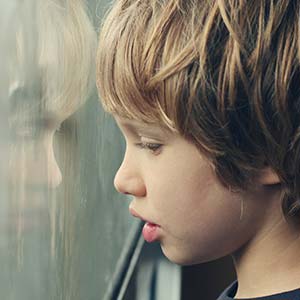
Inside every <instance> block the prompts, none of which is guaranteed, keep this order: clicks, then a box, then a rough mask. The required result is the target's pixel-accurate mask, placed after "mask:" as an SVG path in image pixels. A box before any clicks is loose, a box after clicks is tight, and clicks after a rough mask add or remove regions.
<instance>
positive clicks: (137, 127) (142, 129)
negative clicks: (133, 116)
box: [116, 118, 171, 138]
mask: <svg viewBox="0 0 300 300" xmlns="http://www.w3.org/2000/svg"><path fill="white" fill-rule="evenodd" d="M116 122H117V124H119V125H120V126H121V127H123V128H125V129H127V130H129V131H130V132H133V133H135V134H136V135H143V134H144V135H147V136H149V137H153V138H157V137H159V138H165V137H166V135H170V133H171V132H170V131H168V130H167V129H166V128H163V127H161V126H158V125H155V124H153V125H152V124H146V123H140V122H137V121H125V120H120V119H117V118H116Z"/></svg>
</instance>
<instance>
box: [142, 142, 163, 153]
mask: <svg viewBox="0 0 300 300" xmlns="http://www.w3.org/2000/svg"><path fill="white" fill-rule="evenodd" d="M136 146H138V147H140V148H142V149H147V150H149V151H151V152H156V151H158V150H159V149H160V148H161V147H162V144H155V143H138V144H136Z"/></svg>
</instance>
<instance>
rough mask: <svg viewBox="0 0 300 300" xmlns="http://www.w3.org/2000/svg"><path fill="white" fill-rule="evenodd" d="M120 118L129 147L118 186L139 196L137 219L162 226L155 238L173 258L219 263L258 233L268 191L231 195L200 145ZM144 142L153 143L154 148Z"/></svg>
mask: <svg viewBox="0 0 300 300" xmlns="http://www.w3.org/2000/svg"><path fill="white" fill-rule="evenodd" d="M115 119H116V121H117V123H118V125H119V127H120V129H121V131H122V133H123V135H124V137H125V139H126V144H127V147H126V153H125V156H124V159H123V163H122V165H121V166H120V169H119V170H118V172H117V174H116V176H115V187H116V189H117V190H118V191H119V192H121V193H128V194H131V195H132V196H134V199H133V201H132V202H131V204H130V211H131V213H132V214H133V215H135V216H138V217H140V218H142V219H143V220H145V221H149V222H150V223H154V224H158V225H159V227H155V228H156V229H155V233H154V238H155V239H157V240H159V242H160V243H161V247H162V250H163V252H164V254H165V255H166V256H167V257H168V258H169V259H170V260H172V261H174V262H176V263H180V264H191V263H200V262H205V261H209V260H212V259H216V258H219V257H222V256H224V255H227V254H229V253H232V252H233V251H234V250H236V249H238V248H239V247H240V246H242V245H243V244H244V243H245V242H246V241H248V240H249V239H250V238H251V237H252V236H253V235H254V233H255V232H257V229H258V228H259V225H260V221H262V219H263V218H262V217H263V214H264V205H266V204H263V202H262V199H263V197H264V194H263V193H264V192H263V189H262V188H257V189H256V191H255V192H251V193H250V192H248V193H237V192H233V191H230V190H229V189H226V188H225V187H224V186H222V185H221V184H220V183H219V181H218V180H217V178H216V177H215V175H214V173H213V168H212V167H211V165H210V164H209V162H208V161H207V160H206V159H205V158H204V157H203V156H202V155H201V154H200V153H199V151H198V150H197V148H196V146H194V145H193V144H191V143H189V142H188V141H187V140H185V139H184V138H182V137H181V136H179V135H178V134H176V133H166V132H164V131H162V129H160V128H155V127H153V126H147V127H146V128H144V127H143V124H142V123H138V122H136V121H131V120H127V119H124V118H120V117H117V116H115ZM139 143H150V144H151V145H149V146H150V147H151V149H149V148H147V147H146V148H142V147H141V146H139V145H137V144H139ZM159 144H161V145H162V146H159ZM241 202H243V208H242V211H241ZM241 213H242V215H241ZM152 237H153V236H152Z"/></svg>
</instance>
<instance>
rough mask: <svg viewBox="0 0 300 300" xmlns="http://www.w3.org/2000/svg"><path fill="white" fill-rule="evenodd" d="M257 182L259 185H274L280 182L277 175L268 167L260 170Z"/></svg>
mask: <svg viewBox="0 0 300 300" xmlns="http://www.w3.org/2000/svg"><path fill="white" fill-rule="evenodd" d="M257 180H258V182H259V183H260V184H261V185H276V184H279V183H280V182H281V181H280V179H279V177H278V175H277V174H276V173H275V171H274V170H273V169H272V168H270V167H266V168H264V169H262V170H261V171H260V172H259V173H258V177H257Z"/></svg>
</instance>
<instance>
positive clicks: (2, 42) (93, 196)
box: [0, 0, 138, 300]
mask: <svg viewBox="0 0 300 300" xmlns="http://www.w3.org/2000/svg"><path fill="white" fill-rule="evenodd" d="M84 3H85V2H84V1H80V0H43V1H38V0H26V1H20V0H10V1H4V0H0V55H1V70H2V72H1V75H0V98H1V102H0V117H1V118H0V119H1V121H0V122H1V124H0V127H1V129H0V153H1V158H2V160H1V166H0V197H1V198H0V199H1V202H0V217H1V218H0V220H1V236H0V264H1V271H0V291H1V292H0V296H1V299H7V300H10V299H12V300H16V299H18V300H19V299H23V300H26V299H28V300H29V299H30V300H35V299H36V300H40V299H45V300H47V299H62V300H67V299H72V300H74V299H80V300H82V299H104V297H105V296H107V295H109V293H110V290H111V289H112V286H113V285H114V279H115V278H116V277H115V274H117V271H118V269H119V268H120V266H121V262H122V261H123V260H124V259H123V258H124V253H126V251H127V249H128V248H129V245H130V243H131V242H132V240H133V239H134V234H135V231H136V230H137V228H138V224H137V223H136V222H134V221H133V220H132V219H131V218H130V217H129V214H128V210H127V207H128V200H129V199H127V198H125V197H122V196H121V195H118V194H117V192H116V191H115V190H114V187H113V177H114V174H115V171H116V169H117V168H118V166H119V164H120V162H121V159H122V155H123V152H124V141H123V139H122V138H121V134H120V132H119V130H118V129H117V127H116V125H115V124H114V122H113V121H112V119H111V118H110V117H109V116H107V115H106V114H105V113H104V112H103V111H102V109H101V106H100V104H99V101H98V99H97V93H96V89H95V80H94V65H95V63H94V61H95V48H96V39H97V38H96V33H95V29H94V28H95V25H96V24H97V23H99V22H100V20H99V18H97V15H99V11H103V12H104V7H105V6H106V5H107V3H105V2H103V3H101V4H100V6H99V5H98V4H97V2H96V1H89V2H88V3H87V4H88V7H89V8H90V13H89V14H87V8H88V7H86V6H85V5H84ZM98 6H99V7H98ZM96 7H98V10H96V9H95V8H96ZM91 20H93V22H94V23H92V22H91ZM8 32H9V34H7V33H8ZM124 198H125V199H124Z"/></svg>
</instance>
